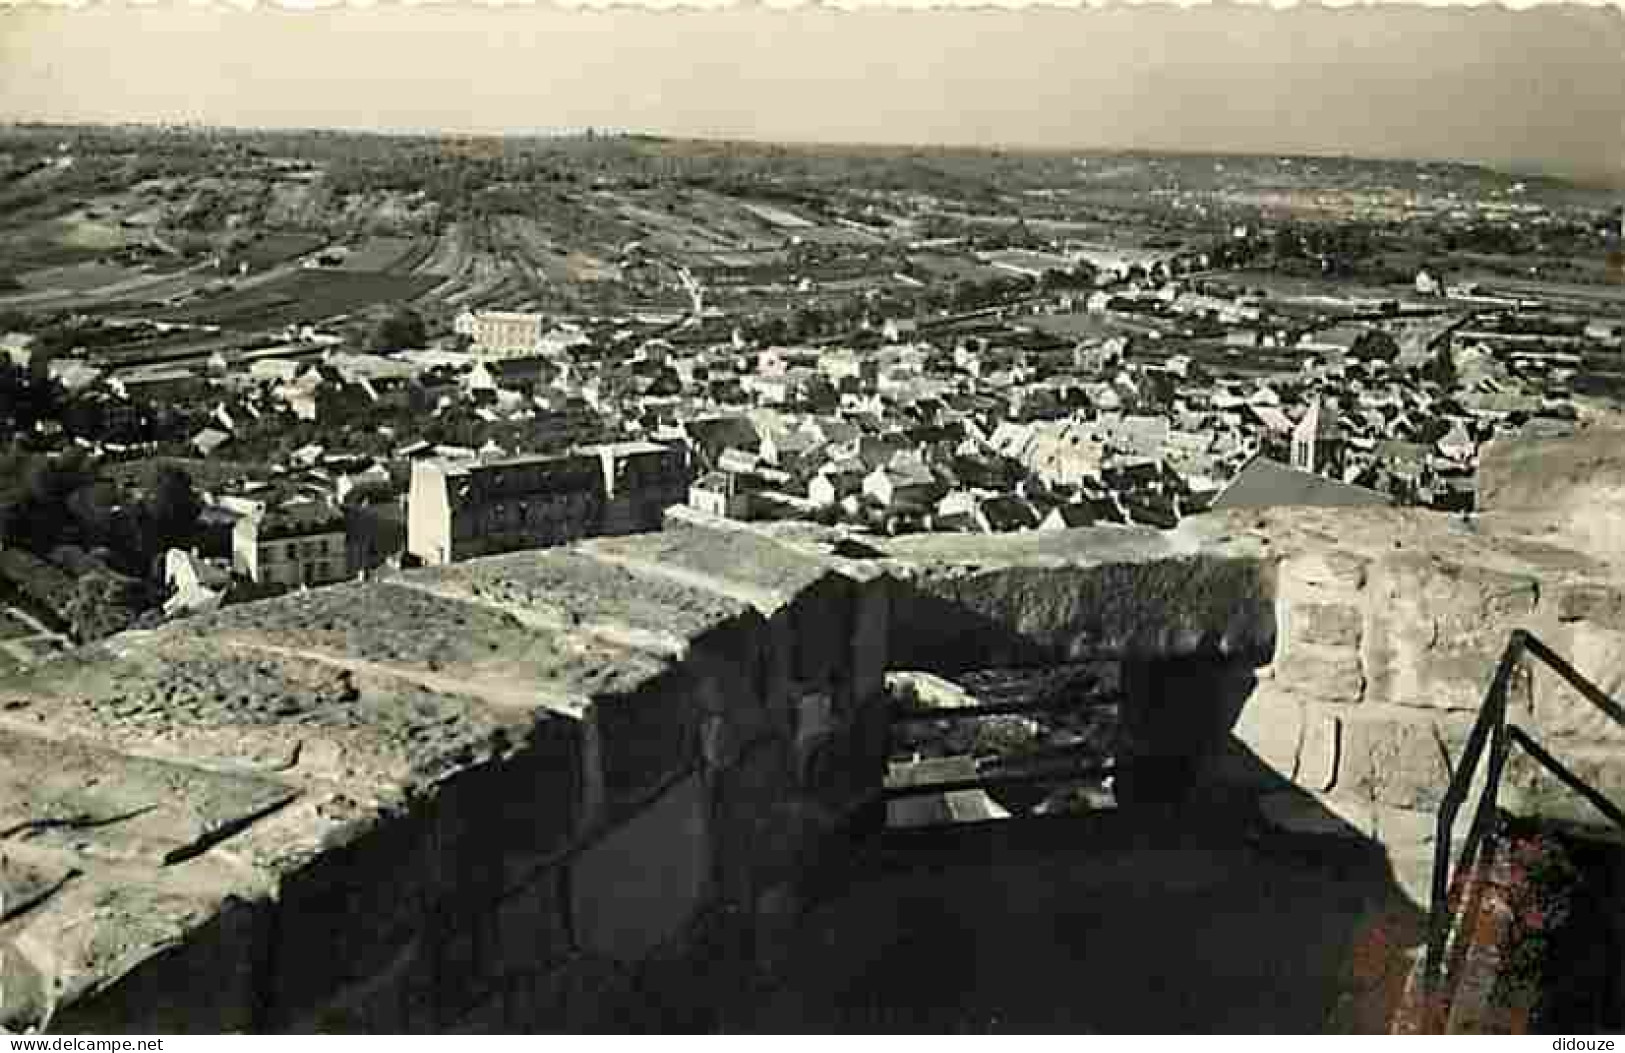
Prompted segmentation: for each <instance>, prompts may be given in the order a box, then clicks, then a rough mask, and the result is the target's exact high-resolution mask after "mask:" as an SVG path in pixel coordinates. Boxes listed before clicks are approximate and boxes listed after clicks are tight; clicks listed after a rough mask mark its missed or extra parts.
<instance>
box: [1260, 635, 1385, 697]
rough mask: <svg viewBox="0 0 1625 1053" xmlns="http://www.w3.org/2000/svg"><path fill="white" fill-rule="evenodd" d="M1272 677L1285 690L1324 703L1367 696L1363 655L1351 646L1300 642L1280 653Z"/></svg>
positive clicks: (1271, 672) (1272, 667) (1273, 665)
mask: <svg viewBox="0 0 1625 1053" xmlns="http://www.w3.org/2000/svg"><path fill="white" fill-rule="evenodd" d="M1269 673H1270V675H1269V679H1270V680H1271V681H1272V683H1273V684H1274V686H1275V687H1276V688H1277V689H1278V690H1281V691H1286V692H1289V693H1292V694H1296V695H1300V696H1302V697H1305V698H1312V699H1317V700H1319V701H1322V702H1343V703H1350V702H1359V701H1360V700H1361V699H1363V698H1365V696H1366V680H1365V667H1364V665H1363V664H1362V663H1361V661H1360V654H1359V652H1358V651H1355V650H1353V649H1351V648H1347V647H1321V646H1317V645H1315V644H1301V643H1300V644H1296V645H1295V646H1293V647H1292V648H1291V649H1290V650H1289V651H1283V652H1281V653H1278V654H1277V655H1276V658H1275V661H1274V662H1273V663H1272V664H1271V666H1270V667H1269Z"/></svg>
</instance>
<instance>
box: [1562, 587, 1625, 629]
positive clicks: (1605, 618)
mask: <svg viewBox="0 0 1625 1053" xmlns="http://www.w3.org/2000/svg"><path fill="white" fill-rule="evenodd" d="M1550 594H1551V601H1550V602H1551V605H1552V607H1553V608H1554V613H1555V614H1556V617H1557V620H1558V621H1559V622H1577V621H1584V622H1588V623H1590V624H1591V625H1593V626H1595V627H1597V628H1600V629H1614V630H1622V631H1625V588H1621V587H1619V586H1616V585H1609V584H1604V583H1602V582H1595V581H1579V582H1566V583H1561V584H1558V585H1557V586H1555V587H1553V588H1551V589H1550Z"/></svg>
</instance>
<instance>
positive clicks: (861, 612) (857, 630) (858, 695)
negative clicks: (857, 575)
mask: <svg viewBox="0 0 1625 1053" xmlns="http://www.w3.org/2000/svg"><path fill="white" fill-rule="evenodd" d="M852 591H853V613H852V655H851V658H850V659H849V660H848V668H849V670H850V672H851V688H850V690H851V693H852V697H853V701H854V703H855V704H857V705H862V704H864V703H866V702H868V701H869V700H870V699H872V698H874V697H875V696H877V695H879V694H881V693H882V692H884V690H885V680H886V670H887V668H888V667H889V666H890V664H891V650H890V643H891V638H890V633H891V594H892V582H891V579H890V578H889V577H885V576H883V575H880V574H873V575H870V576H868V577H866V578H862V579H858V580H855V581H854V583H853V590H852Z"/></svg>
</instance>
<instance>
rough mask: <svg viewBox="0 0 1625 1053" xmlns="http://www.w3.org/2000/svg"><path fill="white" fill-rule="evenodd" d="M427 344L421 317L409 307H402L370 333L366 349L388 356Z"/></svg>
mask: <svg viewBox="0 0 1625 1053" xmlns="http://www.w3.org/2000/svg"><path fill="white" fill-rule="evenodd" d="M428 342H429V333H428V329H427V327H426V326H425V325H424V324H423V316H422V315H420V314H418V313H417V312H416V311H414V310H412V309H411V308H410V307H403V308H400V309H398V310H396V311H395V312H393V313H392V314H390V315H389V316H387V317H386V318H384V319H383V320H382V321H380V322H379V323H378V325H377V326H376V327H375V328H374V329H373V331H372V337H371V339H370V340H369V341H368V347H369V349H371V350H373V351H378V352H382V353H384V354H388V353H389V352H391V351H404V350H406V349H408V348H414V347H422V346H423V345H424V344H426V343H428Z"/></svg>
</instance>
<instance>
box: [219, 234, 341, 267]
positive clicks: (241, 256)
mask: <svg viewBox="0 0 1625 1053" xmlns="http://www.w3.org/2000/svg"><path fill="white" fill-rule="evenodd" d="M326 243H327V239H326V238H323V237H322V236H321V235H319V234H306V233H301V232H299V231H291V230H276V231H272V232H270V233H269V234H266V235H264V236H263V237H260V238H258V239H256V240H255V241H254V243H253V244H252V245H250V246H248V247H247V248H246V249H243V250H242V251H240V252H237V253H235V254H233V256H232V262H234V263H235V262H239V261H241V262H245V263H247V264H248V267H249V270H250V271H251V272H255V271H262V270H264V269H265V268H267V267H274V266H276V265H277V264H279V263H286V262H287V261H289V260H292V259H298V258H299V257H300V256H305V255H308V254H310V253H312V252H315V251H316V250H317V249H319V248H321V247H322V246H323V245H325V244H326Z"/></svg>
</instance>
